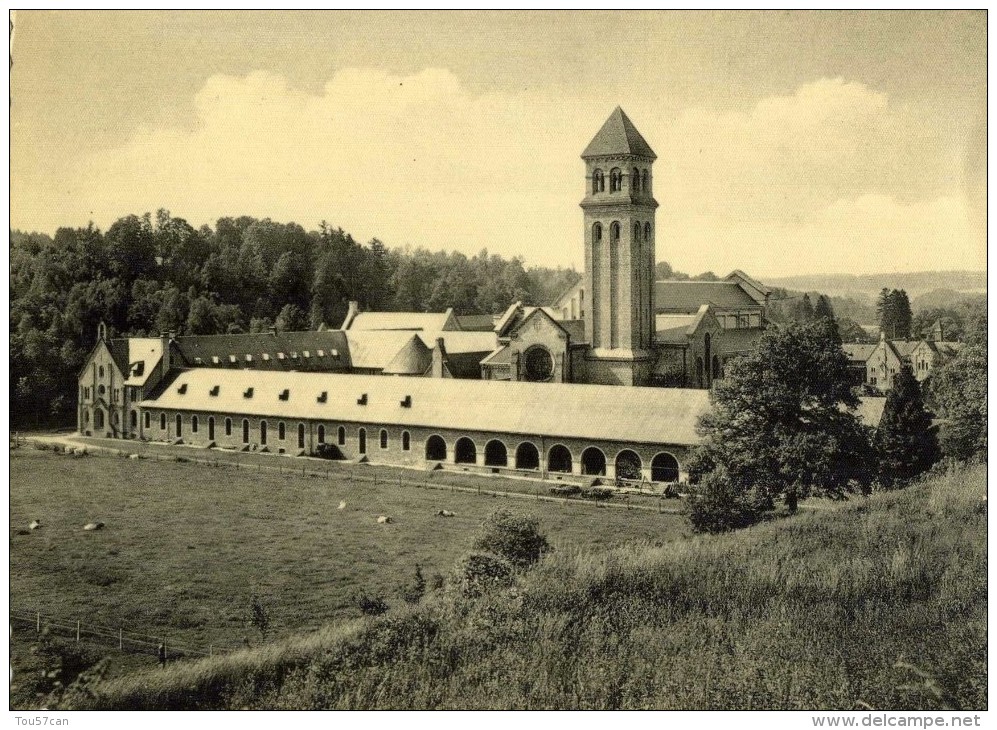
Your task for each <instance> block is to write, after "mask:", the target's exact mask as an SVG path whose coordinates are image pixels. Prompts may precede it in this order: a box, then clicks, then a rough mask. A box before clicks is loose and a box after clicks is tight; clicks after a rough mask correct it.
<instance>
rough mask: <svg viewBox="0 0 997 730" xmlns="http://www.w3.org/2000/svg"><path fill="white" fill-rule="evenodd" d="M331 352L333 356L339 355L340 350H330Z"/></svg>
mask: <svg viewBox="0 0 997 730" xmlns="http://www.w3.org/2000/svg"><path fill="white" fill-rule="evenodd" d="M329 352H331V353H332V356H333V357H339V350H330V351H329Z"/></svg>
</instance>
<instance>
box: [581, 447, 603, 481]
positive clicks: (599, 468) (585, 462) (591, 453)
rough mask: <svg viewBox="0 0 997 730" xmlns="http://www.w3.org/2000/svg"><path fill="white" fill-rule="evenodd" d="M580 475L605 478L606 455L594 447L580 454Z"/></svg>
mask: <svg viewBox="0 0 997 730" xmlns="http://www.w3.org/2000/svg"><path fill="white" fill-rule="evenodd" d="M582 474H591V475H593V476H605V474H606V455H605V454H604V453H602V451H600V450H599V449H597V448H596V447H595V446H589V447H588V448H587V449H585V451H583V452H582Z"/></svg>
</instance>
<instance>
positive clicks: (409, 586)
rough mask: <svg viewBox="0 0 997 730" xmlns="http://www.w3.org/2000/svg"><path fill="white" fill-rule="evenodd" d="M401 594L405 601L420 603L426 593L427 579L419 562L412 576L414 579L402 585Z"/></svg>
mask: <svg viewBox="0 0 997 730" xmlns="http://www.w3.org/2000/svg"><path fill="white" fill-rule="evenodd" d="M401 594H402V599H403V600H404V601H405V603H418V602H419V601H421V600H422V597H423V596H424V595H426V579H425V578H424V577H423V575H422V568H421V567H420V566H419V564H418V563H417V564H416V566H415V575H414V576H412V581H411V582H410V583H406V584H405V585H403V586H402V589H401Z"/></svg>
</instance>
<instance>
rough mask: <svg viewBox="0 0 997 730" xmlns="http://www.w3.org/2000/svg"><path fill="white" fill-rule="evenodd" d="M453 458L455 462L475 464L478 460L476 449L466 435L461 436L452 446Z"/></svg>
mask: <svg viewBox="0 0 997 730" xmlns="http://www.w3.org/2000/svg"><path fill="white" fill-rule="evenodd" d="M453 458H454V463H456V464H475V463H477V460H478V449H477V448H476V447H475V445H474V442H473V441H472V440H471V439H469V438H468V437H467V436H461V437H460V438H459V439H457V443H455V444H454V446H453Z"/></svg>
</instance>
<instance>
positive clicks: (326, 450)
mask: <svg viewBox="0 0 997 730" xmlns="http://www.w3.org/2000/svg"><path fill="white" fill-rule="evenodd" d="M315 455H316V456H318V457H320V458H322V459H342V458H343V454H342V453H341V452H340V451H339V448H338V447H337V446H334V445H333V444H319V445H318V448H316V449H315Z"/></svg>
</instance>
